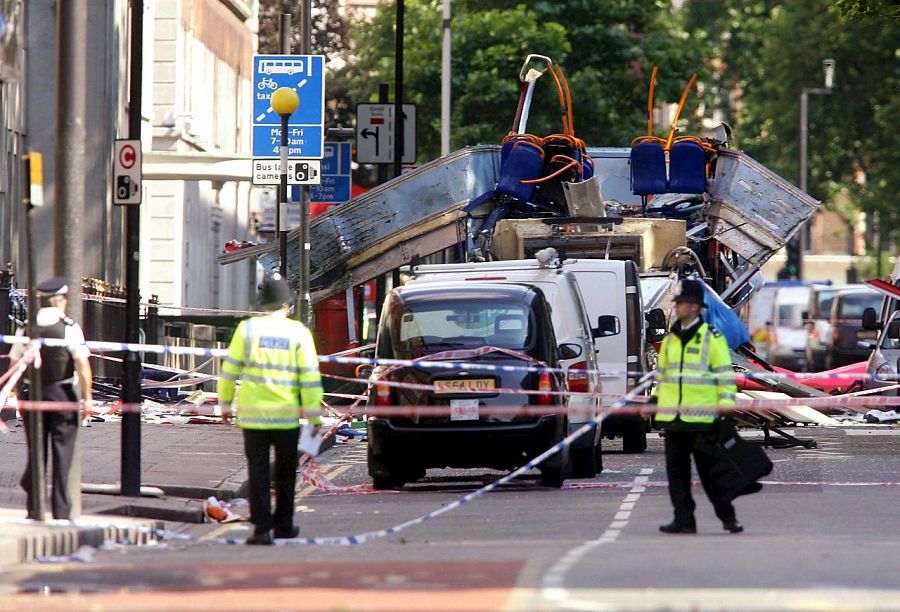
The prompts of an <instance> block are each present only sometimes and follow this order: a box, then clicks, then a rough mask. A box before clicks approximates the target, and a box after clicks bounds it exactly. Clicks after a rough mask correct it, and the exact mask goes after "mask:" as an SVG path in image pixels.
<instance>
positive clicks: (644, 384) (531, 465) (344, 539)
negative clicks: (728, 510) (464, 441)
mask: <svg viewBox="0 0 900 612" xmlns="http://www.w3.org/2000/svg"><path fill="white" fill-rule="evenodd" d="M652 374H655V372H654V373H652ZM652 374H648V375H647V377H646V380H643V381H641V383H640V384H639V385H637V386H636V387H635V388H634V389H632V390H631V391H630V392H629V393H628V394H627V395H625V396H623V397H622V398H621V399H620V400H619V401H617V402H616V403H615V404H613V405H612V406H610V408H609V410H607V411H605V412H604V413H602V414H600V415H597V416H595V417H593V418H592V419H591V420H590V421H588V422H587V423H585V424H584V425H582V426H581V427H579V428H578V429H576V430H575V431H574V432H572V433H571V434H569V435H568V436H566V437H565V438H563V439H562V440H560V441H559V442H558V443H556V444H554V445H553V446H551V447H550V448H548V449H547V450H546V451H544V452H543V453H541V454H540V455H538V456H537V457H535V458H534V459H532V460H531V461H529V462H528V463H526V464H525V465H523V466H522V467H520V468H519V469H517V470H515V471H513V472H510V473H509V474H507V475H506V476H504V477H502V478H500V479H498V480H495V481H494V482H492V483H490V484H488V485H485V486H483V487H481V488H480V489H477V490H475V491H472V492H471V493H469V494H467V495H464V496H463V497H460V498H459V499H457V500H456V501H454V502H452V503H450V504H447V505H446V506H443V507H441V508H438V509H437V510H434V511H433V512H429V513H428V514H423V515H422V516H419V517H416V518H414V519H411V520H408V521H406V522H404V523H400V524H399V525H394V526H393V527H388V528H386V529H379V530H377V531H369V532H367V533H362V534H358V535H350V536H338V537H330V538H293V539H285V540H276V541H275V543H276V545H279V546H298V545H308V546H309V545H311V546H356V545H359V544H365V543H366V542H371V541H372V540H378V539H380V538H384V537H387V536H389V535H393V534H395V533H400V532H401V531H403V530H405V529H408V528H410V527H414V526H415V525H421V524H422V523H426V522H428V521H430V520H431V519H435V518H437V517H439V516H441V515H442V514H446V513H447V512H450V511H451V510H455V509H457V508H459V507H460V506H464V505H466V504H468V503H469V502H471V501H474V500H476V499H478V498H479V497H481V496H482V495H484V494H485V493H490V492H491V491H493V490H494V489H496V488H498V487H501V486H503V485H505V484H508V483H510V482H512V481H513V480H515V479H516V478H518V477H519V476H522V475H523V474H525V472H528V471H529V470H533V469H535V468H536V467H538V466H539V465H540V464H541V463H543V462H544V461H546V460H547V459H549V458H550V457H552V456H553V455H555V454H557V453H559V452H561V451H562V450H563V449H565V448H567V447H569V446H571V444H572V443H573V442H574V441H575V440H577V439H578V438H580V437H581V436H583V435H585V434H587V433H588V432H590V431H593V429H594V428H595V427H599V426H600V424H601V423H602V422H603V419H604V418H606V416H607V415H608V414H609V413H612V412H615V411H616V410H619V409H621V408H623V407H624V406H625V405H626V404H627V403H628V402H629V401H630V400H631V399H632V398H634V397H636V396H637V395H638V394H640V393H642V392H643V391H644V390H645V389H647V388H648V387H649V386H650V385H651V384H652V382H653V376H652ZM151 531H152V533H153V534H154V535H156V536H158V537H161V538H164V539H176V540H185V541H202V542H218V543H222V544H240V543H241V540H238V539H236V538H204V537H201V536H189V535H185V534H182V533H177V532H173V531H167V530H164V529H153V530H151Z"/></svg>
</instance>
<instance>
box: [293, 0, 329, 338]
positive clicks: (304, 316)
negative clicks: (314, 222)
mask: <svg viewBox="0 0 900 612" xmlns="http://www.w3.org/2000/svg"><path fill="white" fill-rule="evenodd" d="M300 30H301V32H302V33H303V36H301V38H300V45H301V47H300V52H301V53H303V54H304V55H309V54H310V53H312V6H311V0H303V1H302V2H301V3H300ZM323 90H324V88H323ZM323 119H324V109H323ZM324 135H325V132H324V129H323V131H322V136H323V148H324ZM309 248H310V245H309V187H307V186H306V185H303V186H301V187H300V249H299V250H300V292H299V296H298V297H299V299H300V308H299V309H298V310H299V311H300V322H301V323H303V324H304V325H306V326H309V324H310V314H311V312H310V311H311V306H312V305H311V302H310V299H309Z"/></svg>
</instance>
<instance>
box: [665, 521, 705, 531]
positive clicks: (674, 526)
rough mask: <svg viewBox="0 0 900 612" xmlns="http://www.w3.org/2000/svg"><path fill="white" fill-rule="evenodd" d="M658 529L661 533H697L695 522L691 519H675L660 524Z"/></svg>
mask: <svg viewBox="0 0 900 612" xmlns="http://www.w3.org/2000/svg"><path fill="white" fill-rule="evenodd" d="M659 530H660V531H662V532H663V533H697V523H696V522H695V521H693V520H690V521H679V520H677V519H676V520H674V521H672V522H671V523H666V524H665V525H660V526H659Z"/></svg>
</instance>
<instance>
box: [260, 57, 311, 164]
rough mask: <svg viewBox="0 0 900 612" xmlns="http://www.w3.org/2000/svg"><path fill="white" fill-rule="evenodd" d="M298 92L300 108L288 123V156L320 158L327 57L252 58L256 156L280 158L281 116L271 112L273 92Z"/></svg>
mask: <svg viewBox="0 0 900 612" xmlns="http://www.w3.org/2000/svg"><path fill="white" fill-rule="evenodd" d="M279 87H291V88H293V89H295V90H297V95H298V96H299V97H300V106H299V107H298V108H297V111H296V112H295V113H294V114H293V115H291V118H290V122H289V124H288V126H289V128H288V155H289V156H290V157H300V158H313V159H318V158H321V157H322V155H323V153H324V143H325V57H324V56H322V55H254V56H253V92H254V97H253V157H278V154H279V147H280V146H281V117H279V116H278V114H277V113H276V112H275V111H274V110H272V107H271V104H270V100H271V98H272V92H274V91H275V90H276V89H278V88H279Z"/></svg>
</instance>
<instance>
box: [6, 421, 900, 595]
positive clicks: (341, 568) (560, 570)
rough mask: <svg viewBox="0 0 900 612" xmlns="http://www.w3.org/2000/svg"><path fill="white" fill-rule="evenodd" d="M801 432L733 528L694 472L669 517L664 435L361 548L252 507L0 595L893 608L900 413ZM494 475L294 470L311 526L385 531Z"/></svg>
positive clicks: (356, 462) (35, 572)
mask: <svg viewBox="0 0 900 612" xmlns="http://www.w3.org/2000/svg"><path fill="white" fill-rule="evenodd" d="M205 427H208V428H209V429H206V430H204V431H212V430H213V429H215V430H216V433H215V436H221V439H220V440H221V443H220V444H219V449H218V450H219V451H224V450H225V448H226V446H227V444H228V440H231V439H233V438H231V437H229V436H233V435H234V434H235V433H236V432H233V431H231V430H228V429H226V428H219V427H216V428H213V426H205ZM170 431H173V432H180V433H181V435H183V436H193V435H195V434H194V431H195V429H189V428H185V429H174V428H173V429H171V430H170ZM794 432H795V433H796V434H798V435H800V436H801V437H809V438H813V439H815V440H816V442H817V448H813V449H803V448H788V449H769V451H768V452H769V455H770V457H771V458H772V460H773V462H774V464H775V470H774V472H773V474H772V475H771V476H770V477H768V478H767V481H766V482H767V484H766V485H765V488H764V489H763V491H762V492H760V493H758V494H755V495H752V496H748V497H744V498H739V499H738V500H737V502H736V504H735V505H736V507H737V511H738V517H739V518H740V519H741V520H742V521H743V522H744V524H745V526H746V531H745V532H744V533H742V534H737V535H732V534H728V533H725V532H724V531H722V529H721V525H720V524H719V523H718V522H717V521H716V519H715V516H714V515H713V513H712V509H711V507H710V505H709V503H708V501H707V500H706V499H705V498H704V496H703V493H702V489H700V488H699V487H696V488H695V496H696V498H697V503H698V510H697V519H698V523H699V533H698V534H697V535H677V536H671V535H665V534H661V533H660V532H659V531H658V529H657V528H658V525H660V524H661V523H664V522H666V521H668V520H669V519H670V517H671V507H670V504H669V500H668V495H667V491H666V488H665V472H664V467H663V451H662V440H661V439H659V438H658V437H655V436H653V437H651V439H650V441H649V447H648V451H647V452H646V453H644V454H641V455H626V454H622V453H621V451H619V450H617V446H618V445H617V444H616V443H615V442H613V443H610V444H607V445H606V448H608V452H607V453H606V455H605V457H604V462H605V468H606V469H605V470H604V472H603V473H602V474H601V475H599V476H598V477H596V478H594V479H589V480H577V481H567V484H566V486H565V487H564V488H563V489H562V490H551V489H545V488H542V487H540V486H538V484H537V478H536V475H535V477H534V478H525V479H522V480H520V481H517V482H516V483H513V484H511V485H509V486H506V487H503V488H501V489H500V490H498V491H495V492H492V493H489V494H487V495H485V496H483V497H481V498H479V499H478V500H477V501H474V502H472V503H470V504H466V505H464V506H462V507H460V508H458V509H455V510H453V511H451V512H449V513H447V514H444V515H442V516H440V517H438V518H435V519H433V520H431V521H428V522H426V523H424V524H421V525H417V526H414V527H410V528H409V529H406V530H403V531H401V532H399V533H396V534H393V535H389V536H388V537H385V538H382V539H379V540H376V541H373V542H370V543H367V544H363V545H359V546H351V547H331V546H301V545H294V546H291V545H282V546H276V547H248V546H243V545H241V544H237V545H234V544H226V543H225V541H224V540H223V538H226V539H227V540H228V541H231V542H238V543H239V542H241V541H242V540H243V538H244V537H246V535H248V533H249V527H248V525H247V524H246V523H236V524H224V525H219V524H215V523H213V524H209V523H207V524H189V523H185V524H180V525H172V526H170V528H171V529H174V530H175V531H177V532H178V533H179V534H181V535H182V536H196V537H197V538H199V539H198V540H196V541H184V540H179V539H169V540H167V541H165V542H164V543H162V544H160V545H158V546H152V547H125V548H118V549H115V550H100V551H97V553H96V554H95V556H94V558H93V562H92V563H62V564H58V565H56V566H53V567H48V566H46V565H38V564H23V565H19V566H16V567H12V568H9V569H8V570H7V571H5V572H4V573H3V574H2V575H0V593H3V596H2V597H0V610H2V609H6V608H9V609H22V608H24V607H26V606H35V605H40V607H41V609H51V610H52V609H65V610H67V611H68V610H86V609H90V610H120V609H128V610H158V609H183V610H208V609H211V608H215V609H217V610H246V609H272V608H276V609H300V608H302V609H307V610H333V609H363V610H420V609H433V610H462V609H466V610H501V609H507V610H722V609H729V610H730V609H738V610H779V609H782V610H786V609H791V610H809V609H816V610H896V609H900V582H898V580H897V579H896V567H897V564H898V562H900V538H898V537H897V532H898V531H897V527H898V525H900V519H898V513H897V508H898V504H897V494H898V489H900V476H898V474H900V435H898V434H900V429H898V428H896V427H868V426H855V427H837V428H796V429H795V430H794ZM145 434H147V436H148V437H149V436H153V435H156V434H154V433H150V428H146V429H145ZM196 435H202V434H201V433H200V432H198V433H197V434H196ZM150 445H151V443H149V442H148V443H147V444H145V448H147V447H149V446H150ZM145 452H146V450H145ZM365 454H366V448H365V442H360V441H351V442H341V443H339V444H338V445H337V446H336V447H335V448H333V449H332V450H330V451H328V452H327V453H325V454H324V455H323V456H322V457H320V460H319V463H320V466H321V468H322V470H323V471H324V472H325V473H326V474H328V475H329V476H330V477H331V478H332V479H333V480H334V482H335V483H336V484H338V485H341V486H348V487H349V486H353V485H359V484H364V483H367V482H368V477H367V475H366V467H365ZM190 467H191V465H188V464H185V466H184V469H185V471H187V470H189V469H190ZM498 476H500V473H497V472H489V471H483V470H430V471H429V473H428V475H427V477H426V478H425V479H424V480H422V481H420V482H418V483H415V484H412V485H407V486H406V487H405V488H404V489H403V490H401V491H397V492H378V493H374V492H362V493H360V492H357V493H353V494H350V493H324V492H322V491H317V490H316V489H314V488H312V487H305V486H301V487H300V488H299V490H298V493H297V500H296V507H297V512H298V513H297V515H296V521H297V523H298V524H299V525H300V527H301V532H302V534H303V535H307V536H343V535H349V534H358V533H364V532H368V531H372V530H377V529H382V528H384V527H387V526H390V525H397V524H400V523H402V522H404V521H408V520H410V519H412V518H414V517H417V516H419V515H422V514H424V513H427V512H430V511H433V510H435V509H437V508H440V507H442V506H444V505H446V504H448V503H449V502H451V501H453V500H455V499H457V498H458V497H459V496H461V495H464V494H465V493H468V492H471V491H472V490H474V489H475V488H477V487H479V486H481V485H482V484H484V483H486V482H490V481H492V480H494V479H496V478H497V477H498ZM213 480H214V479H213ZM145 481H147V478H145ZM35 593H43V594H44V595H35ZM46 594H50V595H46ZM54 594H55V595H54Z"/></svg>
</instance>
